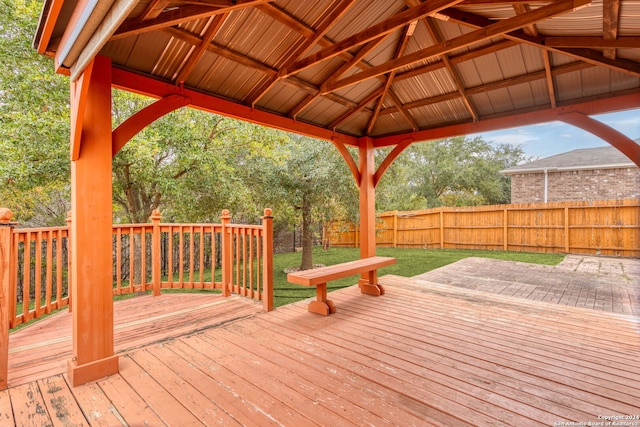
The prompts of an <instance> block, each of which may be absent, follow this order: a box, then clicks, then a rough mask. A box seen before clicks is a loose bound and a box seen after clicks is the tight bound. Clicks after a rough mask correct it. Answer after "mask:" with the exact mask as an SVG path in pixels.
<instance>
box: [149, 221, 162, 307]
mask: <svg viewBox="0 0 640 427" xmlns="http://www.w3.org/2000/svg"><path fill="white" fill-rule="evenodd" d="M160 219H162V216H161V215H160V211H159V210H158V209H155V210H154V211H153V212H152V213H151V224H152V225H153V231H152V235H151V286H152V288H153V295H154V296H156V297H157V296H159V295H160V255H161V254H160Z"/></svg>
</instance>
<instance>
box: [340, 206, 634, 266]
mask: <svg viewBox="0 0 640 427" xmlns="http://www.w3.org/2000/svg"><path fill="white" fill-rule="evenodd" d="M327 234H328V235H329V236H328V237H329V241H330V244H331V245H333V246H344V247H356V246H357V245H358V242H359V235H358V230H357V227H356V226H355V225H354V224H351V223H347V222H340V221H336V222H333V223H332V224H331V226H330V227H328V233H327ZM376 244H377V245H378V246H380V247H394V248H416V247H417V248H441V249H444V248H448V249H485V250H507V251H521V252H525V251H526V252H551V253H580V254H594V255H608V256H623V257H639V256H640V200H638V199H626V200H611V201H590V202H558V203H535V204H518V205H493V206H477V207H464V208H448V207H444V208H436V209H428V210H420V211H410V212H398V211H393V212H385V213H381V214H379V215H378V223H377V234H376Z"/></svg>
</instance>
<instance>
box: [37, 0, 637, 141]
mask: <svg viewBox="0 0 640 427" xmlns="http://www.w3.org/2000/svg"><path fill="white" fill-rule="evenodd" d="M34 44H35V47H36V48H37V49H38V50H39V51H40V52H41V53H46V54H49V55H52V56H55V58H56V65H57V67H58V71H60V72H65V71H67V72H69V73H70V75H71V78H72V80H74V79H76V78H77V77H78V76H79V75H80V73H81V72H82V71H83V69H84V67H85V66H86V65H87V63H88V62H89V61H90V60H91V58H93V56H94V55H95V54H96V53H99V54H100V55H104V56H107V57H109V58H111V61H112V64H113V67H114V84H115V85H116V86H120V87H123V88H126V89H130V90H134V91H137V92H144V93H148V94H151V95H154V96H157V97H163V96H167V95H170V94H180V93H185V94H187V96H191V97H195V96H202V97H204V98H206V99H207V101H206V103H207V106H206V107H205V106H204V105H199V106H200V107H203V108H207V109H208V110H210V111H216V112H218V113H221V114H227V115H232V116H236V117H242V118H246V119H248V120H252V121H254V122H259V123H267V122H270V123H271V124H272V125H275V126H276V127H279V128H282V129H289V130H294V131H302V133H307V134H314V135H316V136H319V137H324V138H330V135H339V136H340V137H341V138H342V139H344V140H346V141H351V142H353V141H354V140H355V138H357V137H362V136H370V137H372V138H374V140H375V141H377V142H376V145H388V144H393V143H398V142H399V141H401V138H402V135H405V138H406V134H412V135H414V136H413V138H416V137H415V135H419V137H420V138H421V139H429V137H430V136H433V137H440V136H445V135H447V134H463V133H470V132H475V131H485V130H490V129H497V128H503V127H509V126H515V125H518V124H528V123H530V122H541V121H549V120H553V118H554V115H555V114H558V113H559V112H562V111H580V112H582V113H583V114H594V113H600V112H607V111H611V110H616V109H628V108H633V107H640V1H634V0H604V1H601V0H594V1H591V2H590V1H589V0H557V1H512V2H505V1H496V0H465V1H461V0H428V1H425V2H421V1H420V0H313V1H304V0H276V1H266V0H255V1H250V0H235V1H233V0H232V1H225V0H199V1H198V0H191V1H167V0H152V1H148V0H146V1H145V0H142V1H133V0H129V1H127V0H115V1H106V0H100V1H99V2H98V1H97V0H93V1H92V0H80V1H57V0H51V1H48V2H46V4H45V7H44V10H43V15H42V17H41V21H40V26H39V28H38V33H37V34H36V38H35V42H34ZM171 87H173V89H172V90H171V89H170V88H171ZM192 103H193V104H196V106H198V105H197V104H198V102H195V101H194V102H192ZM347 143H349V142H347Z"/></svg>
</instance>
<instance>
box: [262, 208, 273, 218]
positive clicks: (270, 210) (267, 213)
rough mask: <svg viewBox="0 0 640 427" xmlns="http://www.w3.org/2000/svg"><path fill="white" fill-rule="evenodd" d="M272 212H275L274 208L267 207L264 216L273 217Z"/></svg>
mask: <svg viewBox="0 0 640 427" xmlns="http://www.w3.org/2000/svg"><path fill="white" fill-rule="evenodd" d="M272 214H273V210H272V209H271V208H266V209H265V210H264V216H265V217H271V216H272Z"/></svg>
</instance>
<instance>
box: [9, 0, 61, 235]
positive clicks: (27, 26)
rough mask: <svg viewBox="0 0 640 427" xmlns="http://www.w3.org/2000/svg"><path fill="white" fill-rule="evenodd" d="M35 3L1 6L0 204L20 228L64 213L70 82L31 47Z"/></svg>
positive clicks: (57, 220)
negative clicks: (56, 72) (10, 211)
mask: <svg viewBox="0 0 640 427" xmlns="http://www.w3.org/2000/svg"><path fill="white" fill-rule="evenodd" d="M41 8H42V4H41V2H38V1H24V0H23V1H21V0H13V1H10V0H1V1H0V57H2V61H3V72H2V73H0V135H2V137H1V138H0V200H2V204H3V205H6V206H7V207H10V208H11V209H12V210H13V211H14V213H15V218H16V220H18V221H20V222H21V223H23V224H25V225H31V226H48V225H62V224H64V219H65V216H66V211H67V210H68V209H69V168H70V161H69V81H68V78H66V77H64V76H60V75H56V74H55V73H54V72H53V61H52V60H51V59H50V58H46V57H44V56H42V55H39V54H38V53H37V52H36V51H35V50H34V49H33V47H32V46H31V39H32V37H33V34H34V31H35V26H36V24H37V21H38V14H39V12H40V10H41Z"/></svg>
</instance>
